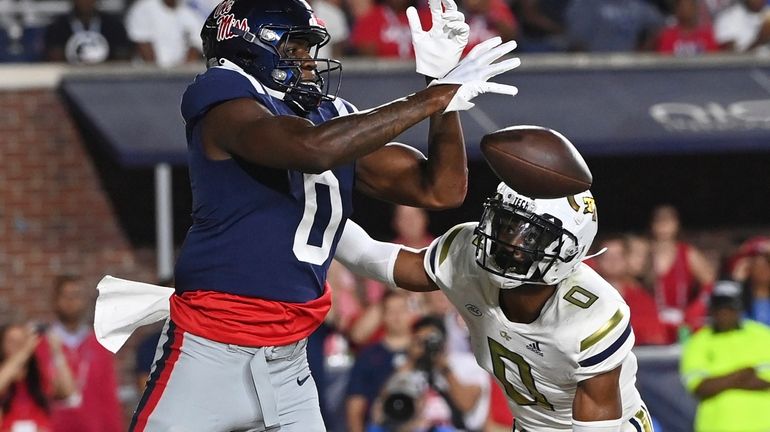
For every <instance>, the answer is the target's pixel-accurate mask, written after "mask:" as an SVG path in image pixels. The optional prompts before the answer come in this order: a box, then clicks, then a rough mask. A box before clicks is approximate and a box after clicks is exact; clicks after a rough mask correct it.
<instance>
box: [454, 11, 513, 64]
mask: <svg viewBox="0 0 770 432" xmlns="http://www.w3.org/2000/svg"><path fill="white" fill-rule="evenodd" d="M459 6H460V11H461V12H463V13H464V14H465V22H467V23H468V25H469V26H470V28H471V34H470V37H469V39H468V45H466V46H465V53H467V52H468V51H470V50H471V48H473V47H474V46H476V45H478V44H479V43H481V42H484V41H485V40H487V39H489V38H491V37H495V36H500V37H501V38H502V39H503V40H504V41H509V40H511V39H514V38H515V37H516V36H517V33H518V25H517V23H516V18H515V17H514V16H513V12H511V8H510V7H508V5H507V4H506V3H505V1H504V0H463V1H462V2H460V3H459Z"/></svg>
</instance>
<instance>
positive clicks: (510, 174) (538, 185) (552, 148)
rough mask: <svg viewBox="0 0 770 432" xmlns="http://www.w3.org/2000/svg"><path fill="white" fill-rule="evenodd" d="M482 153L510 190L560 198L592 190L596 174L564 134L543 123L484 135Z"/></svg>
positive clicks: (542, 196)
mask: <svg viewBox="0 0 770 432" xmlns="http://www.w3.org/2000/svg"><path fill="white" fill-rule="evenodd" d="M481 153H482V154H483V155H484V158H485V159H486V160H487V163H488V164H489V166H490V167H491V168H492V171H494V172H495V174H497V176H498V177H500V180H502V181H503V182H505V183H506V184H507V185H508V186H509V187H510V188H511V189H513V190H515V191H516V192H518V193H520V194H522V195H526V196H528V197H530V198H559V197H563V196H567V195H574V194H576V193H580V192H583V191H585V190H586V189H589V188H590V187H591V182H592V181H593V176H592V175H591V171H590V170H589V169H588V165H586V162H585V160H583V156H581V155H580V153H579V152H578V151H577V149H576V148H575V146H574V145H572V143H571V142H570V141H569V140H568V139H567V138H566V137H564V135H562V134H560V133H559V132H556V131H555V130H552V129H548V128H544V127H540V126H512V127H509V128H505V129H501V130H499V131H497V132H492V133H490V134H487V135H484V137H483V138H482V139H481Z"/></svg>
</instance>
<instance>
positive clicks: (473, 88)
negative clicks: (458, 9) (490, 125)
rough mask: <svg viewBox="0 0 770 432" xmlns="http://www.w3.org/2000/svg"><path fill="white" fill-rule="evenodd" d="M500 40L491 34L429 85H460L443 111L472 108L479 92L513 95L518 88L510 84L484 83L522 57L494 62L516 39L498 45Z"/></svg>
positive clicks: (513, 65) (514, 46)
mask: <svg viewBox="0 0 770 432" xmlns="http://www.w3.org/2000/svg"><path fill="white" fill-rule="evenodd" d="M501 42H502V39H500V38H499V37H494V38H491V39H488V40H485V41H484V42H482V43H480V44H478V45H476V46H475V47H473V49H472V50H471V51H470V52H469V53H468V55H467V56H465V58H464V59H463V60H462V61H461V62H460V63H459V64H458V65H457V66H456V67H455V68H454V69H452V70H451V71H449V73H447V74H446V76H444V77H443V78H441V79H437V80H433V81H431V83H430V84H429V85H428V87H430V86H434V85H440V84H460V88H459V89H458V90H457V93H455V95H454V97H453V98H452V100H451V101H449V105H447V107H446V109H445V110H444V112H450V111H464V110H468V109H471V108H473V103H472V102H471V99H473V98H475V97H476V96H478V95H480V94H482V93H499V94H507V95H511V96H515V95H516V94H517V93H518V92H519V89H518V88H516V87H515V86H512V85H506V84H498V83H493V82H487V80H489V79H490V78H492V77H493V76H495V75H499V74H501V73H503V72H507V71H509V70H512V69H514V68H516V67H518V66H519V65H520V64H521V60H519V59H518V57H517V58H512V59H508V60H503V61H501V62H499V63H493V62H494V61H495V60H497V59H499V58H500V57H502V56H504V55H506V54H508V53H510V52H511V51H513V50H514V49H515V48H516V42H515V41H509V42H506V43H504V44H501Z"/></svg>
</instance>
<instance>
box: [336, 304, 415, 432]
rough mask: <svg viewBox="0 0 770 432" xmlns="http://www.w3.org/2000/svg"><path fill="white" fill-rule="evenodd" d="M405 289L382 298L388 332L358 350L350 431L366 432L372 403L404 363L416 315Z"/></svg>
mask: <svg viewBox="0 0 770 432" xmlns="http://www.w3.org/2000/svg"><path fill="white" fill-rule="evenodd" d="M406 303H407V297H406V293H405V292H403V291H389V292H388V293H386V294H385V297H384V298H383V299H382V303H381V305H380V306H379V307H381V308H382V315H383V322H384V327H385V335H384V337H383V338H382V340H381V341H380V342H378V343H376V344H374V345H370V346H368V347H367V348H364V349H363V350H362V351H361V352H359V353H358V356H357V358H356V361H355V363H354V365H353V369H352V370H351V372H350V380H349V381H348V391H347V396H346V401H345V405H346V419H347V426H348V427H347V430H348V431H349V432H363V431H364V429H365V425H366V423H367V422H368V421H369V413H370V408H371V404H372V402H373V401H374V399H375V398H376V397H377V395H378V394H379V393H380V390H381V389H382V386H383V384H385V381H387V379H388V377H390V375H391V374H392V373H393V371H394V370H395V369H396V368H398V367H399V366H400V365H401V364H402V363H403V362H404V352H405V351H406V348H407V347H408V346H409V342H410V340H411V337H412V333H411V324H412V315H411V314H410V313H409V310H408V309H407V307H406Z"/></svg>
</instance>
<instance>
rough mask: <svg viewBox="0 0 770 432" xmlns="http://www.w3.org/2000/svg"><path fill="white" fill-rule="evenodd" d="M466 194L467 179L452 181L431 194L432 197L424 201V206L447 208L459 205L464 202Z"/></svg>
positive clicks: (438, 208) (435, 208)
mask: <svg viewBox="0 0 770 432" xmlns="http://www.w3.org/2000/svg"><path fill="white" fill-rule="evenodd" d="M467 194H468V181H467V179H465V180H463V181H460V182H457V183H453V184H452V185H449V186H447V187H445V188H443V189H442V190H440V191H437V192H436V193H434V194H433V197H432V199H430V200H428V202H426V203H425V205H424V207H425V208H427V209H429V210H447V209H453V208H457V207H460V206H461V205H462V204H463V202H465V196H466V195H467Z"/></svg>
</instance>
